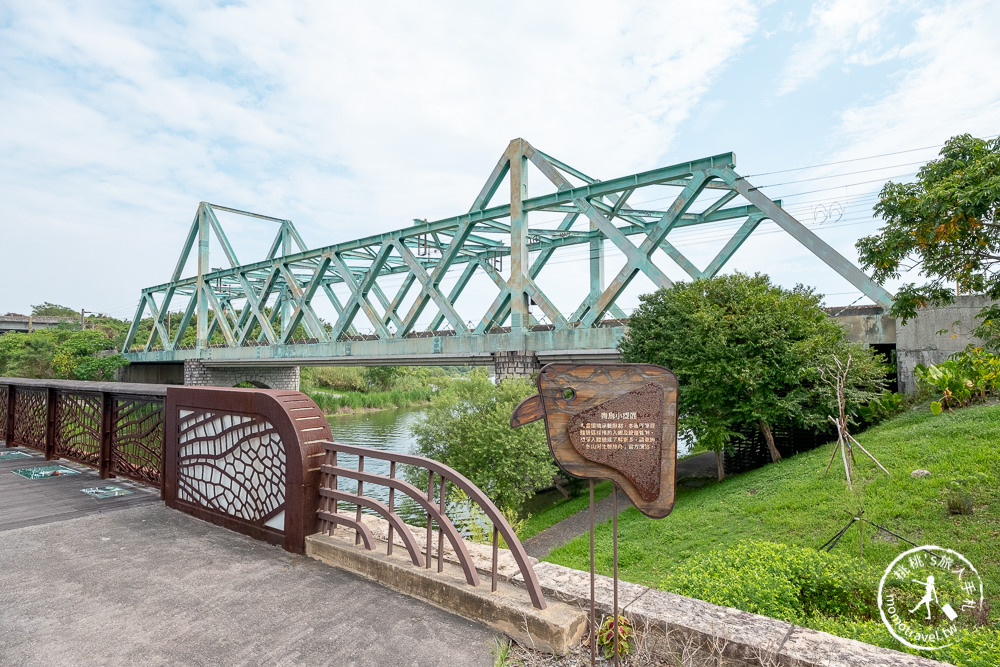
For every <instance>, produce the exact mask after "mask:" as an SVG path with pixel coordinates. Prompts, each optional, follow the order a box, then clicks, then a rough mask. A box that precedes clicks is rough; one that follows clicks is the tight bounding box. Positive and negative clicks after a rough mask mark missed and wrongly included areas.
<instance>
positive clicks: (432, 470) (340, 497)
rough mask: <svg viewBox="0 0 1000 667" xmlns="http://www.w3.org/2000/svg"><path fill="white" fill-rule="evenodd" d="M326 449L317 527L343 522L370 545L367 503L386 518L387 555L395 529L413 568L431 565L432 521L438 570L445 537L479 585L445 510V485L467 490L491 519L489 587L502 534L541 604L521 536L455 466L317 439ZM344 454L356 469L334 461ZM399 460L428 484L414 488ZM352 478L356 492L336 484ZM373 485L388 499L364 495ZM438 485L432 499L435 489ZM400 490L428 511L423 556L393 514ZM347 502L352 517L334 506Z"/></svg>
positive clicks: (536, 602) (537, 604)
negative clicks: (379, 465)
mask: <svg viewBox="0 0 1000 667" xmlns="http://www.w3.org/2000/svg"><path fill="white" fill-rule="evenodd" d="M322 445H323V449H324V450H325V452H326V456H325V461H324V462H323V464H322V465H321V466H320V474H321V483H320V489H319V495H320V508H319V511H318V512H317V517H318V519H319V529H320V532H322V533H325V534H332V533H333V531H334V530H335V528H336V527H337V526H338V525H339V526H344V527H346V528H348V529H350V530H353V531H355V544H359V543H361V542H364V545H365V548H367V549H368V550H371V551H373V550H374V548H375V547H374V537H373V536H372V533H371V531H370V530H369V529H368V527H367V526H365V525H364V523H362V522H361V508H362V507H365V508H368V509H370V510H372V511H374V512H376V513H377V514H379V515H380V516H381V517H382V518H383V519H385V520H386V521H388V523H389V539H388V546H387V547H386V554H387V555H391V554H392V547H393V542H394V540H393V535H394V533H395V534H398V535H399V536H400V539H402V541H403V545H404V546H405V548H406V551H407V553H408V554H409V556H410V561H411V562H412V563H413V564H414V565H415V566H417V567H424V568H427V569H430V567H431V563H432V561H433V560H434V558H433V553H432V549H431V547H432V544H433V524H437V527H438V544H437V570H438V572H441V571H442V569H443V568H444V540H445V538H447V539H448V542H449V543H450V544H451V547H452V549H453V550H454V553H455V555H456V557H457V558H458V561H459V565H460V566H461V567H462V571H463V572H464V573H465V580H466V582H467V583H468V584H469V585H470V586H478V585H479V575H478V573H477V571H476V568H475V565H474V564H473V562H472V558H471V556H470V555H469V550H468V547H467V546H466V544H465V541H464V540H463V539H462V537H461V535H460V534H459V531H458V530H457V529H456V528H455V525H454V523H452V521H451V519H449V518H448V516H447V514H446V513H445V505H446V501H447V493H448V489H447V487H448V484H449V483H450V484H452V485H454V486H456V487H458V488H459V489H461V490H462V491H464V492H465V493H466V495H468V497H469V499H470V500H472V501H473V502H475V503H476V504H477V505H479V507H480V508H481V509H482V510H483V512H484V513H485V514H486V516H487V517H489V519H490V521H491V522H492V524H493V540H492V546H493V560H492V566H491V569H490V572H491V579H492V581H491V586H492V588H491V590H493V591H495V590H496V589H497V561H498V558H499V542H500V540H499V538H500V537H503V539H504V541H505V542H506V543H507V548H508V549H509V550H510V553H511V556H513V558H514V561H515V562H516V563H517V565H518V568H520V571H521V576H522V577H523V578H524V583H525V586H526V587H527V589H528V595H529V597H530V598H531V603H532V604H533V605H534V606H535V607H536V608H538V609H545V598H544V596H543V595H542V589H541V587H540V586H539V584H538V578H537V577H536V576H535V570H534V569H533V568H532V566H531V562H530V561H529V560H528V554H527V553H525V551H524V547H523V546H522V545H521V541H520V540H518V539H517V535H516V534H515V533H514V530H513V529H512V528H511V527H510V524H509V523H507V520H506V519H504V516H503V513H502V512H500V510H499V509H497V506H496V505H494V504H493V502H492V501H491V500H490V499H489V498H487V497H486V494H484V493H483V492H482V491H481V490H480V489H479V487H477V486H476V485H475V484H473V483H472V482H470V481H469V480H468V479H467V478H466V477H465V476H464V475H462V474H461V473H459V472H458V471H456V470H454V469H452V468H450V467H448V466H446V465H444V464H443V463H439V462H437V461H434V460H432V459H428V458H426V457H423V456H415V455H412V454H397V453H394V452H384V451H381V450H377V449H370V448H368V447H358V446H356V445H342V444H339V443H335V442H324V443H322ZM338 454H347V455H351V456H357V457H358V465H357V468H356V469H355V468H350V467H345V466H342V465H339V464H338V461H337V455H338ZM365 459H377V460H380V461H385V462H387V463H388V464H389V474H388V475H381V474H378V473H373V472H370V471H366V470H365ZM397 464H398V465H406V466H414V467H417V468H422V469H423V470H426V471H427V489H426V490H423V489H419V488H417V487H416V486H414V485H413V484H411V483H410V482H408V481H406V480H405V479H401V478H399V477H397V476H396V467H397ZM340 477H343V478H345V479H350V480H354V481H356V482H357V489H356V491H353V492H352V491H344V490H342V489H339V488H338V478H340ZM366 483H367V484H377V485H380V486H384V487H386V488H388V489H389V498H388V503H383V502H381V501H379V500H376V499H374V498H370V497H368V496H365V495H364V488H365V486H364V485H365V484H366ZM435 486H437V487H438V492H437V497H436V498H435V494H434V489H435ZM397 492H401V493H403V494H405V495H406V496H408V497H409V498H410V499H411V500H413V501H414V502H415V503H416V504H418V505H419V506H420V507H421V508H423V511H424V512H426V514H427V526H426V544H425V549H424V552H423V553H424V554H426V557H423V555H422V554H421V549H420V545H419V544H418V543H417V539H416V538H415V537H414V536H413V533H412V532H411V531H410V529H409V527H408V526H407V525H406V524H405V523H404V521H403V519H402V517H400V516H399V514H397V513H396V496H397ZM342 502H343V503H348V504H351V505H355V506H356V507H357V510H356V514H355V516H354V518H351V517H349V516H345V515H343V514H340V513H339V510H338V505H339V504H340V503H342Z"/></svg>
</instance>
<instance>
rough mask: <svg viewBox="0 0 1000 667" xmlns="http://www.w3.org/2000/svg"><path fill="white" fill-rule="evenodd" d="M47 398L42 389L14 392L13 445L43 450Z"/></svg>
mask: <svg viewBox="0 0 1000 667" xmlns="http://www.w3.org/2000/svg"><path fill="white" fill-rule="evenodd" d="M47 416H48V399H47V398H46V391H45V390H44V389H41V390H37V389H18V390H17V391H16V392H15V394H14V436H13V437H12V438H11V443H10V444H13V445H24V446H25V447H31V448H32V449H37V450H39V451H43V452H44V451H45V420H46V418H47Z"/></svg>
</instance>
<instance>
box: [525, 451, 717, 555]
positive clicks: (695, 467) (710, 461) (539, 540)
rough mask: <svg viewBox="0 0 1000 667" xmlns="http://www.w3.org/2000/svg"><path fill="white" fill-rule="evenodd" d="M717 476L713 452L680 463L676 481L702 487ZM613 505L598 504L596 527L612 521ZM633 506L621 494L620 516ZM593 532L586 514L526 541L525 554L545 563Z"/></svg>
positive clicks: (609, 500)
mask: <svg viewBox="0 0 1000 667" xmlns="http://www.w3.org/2000/svg"><path fill="white" fill-rule="evenodd" d="M717 475H718V473H717V472H716V463H715V454H714V453H712V452H705V453H704V454H698V455H696V456H692V457H689V458H686V459H683V460H682V461H678V462H677V473H676V479H677V483H678V484H684V483H691V484H701V483H702V482H703V481H704V480H706V479H713V480H714V479H716V477H717ZM613 503H614V499H613V498H612V497H611V496H610V495H609V496H608V497H607V498H604V499H602V500H599V501H597V502H596V503H595V504H594V525H599V524H601V523H604V522H605V521H609V520H610V519H611V515H612V514H613V512H612V506H613ZM631 506H632V503H631V502H630V501H629V499H628V498H627V497H626V495H625V494H624V493H622V492H620V491H619V492H618V513H619V514H621V513H622V512H624V511H625V510H627V509H628V508H629V507H631ZM589 532H590V515H589V511H588V510H583V511H582V512H577V513H576V514H574V515H573V516H570V517H567V518H565V519H563V520H562V521H560V522H559V523H557V524H555V525H554V526H550V527H549V528H546V529H545V530H543V531H542V532H540V533H538V534H537V535H535V536H534V537H532V538H530V539H527V540H525V541H524V550H525V551H526V552H528V555H529V556H532V557H534V558H538V559H542V558H545V557H546V556H548V555H549V553H550V552H551V551H552V550H553V549H556V548H558V547H561V546H562V545H564V544H566V543H567V542H569V541H570V540H573V539H576V538H577V537H579V536H580V535H586V534H588V533H589Z"/></svg>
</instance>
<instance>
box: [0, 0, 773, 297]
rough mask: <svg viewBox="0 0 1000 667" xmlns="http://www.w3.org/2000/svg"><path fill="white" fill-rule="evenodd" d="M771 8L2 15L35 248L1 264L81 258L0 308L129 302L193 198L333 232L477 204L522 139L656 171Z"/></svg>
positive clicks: (42, 5) (576, 156)
mask: <svg viewBox="0 0 1000 667" xmlns="http://www.w3.org/2000/svg"><path fill="white" fill-rule="evenodd" d="M755 20H756V16H755V9H754V8H753V7H748V6H746V5H745V4H744V3H737V2H735V1H734V2H731V3H723V4H722V5H713V7H712V8H711V10H708V9H700V8H693V9H691V8H678V7H676V6H668V5H665V4H664V5H659V4H654V5H630V4H626V5H622V6H614V7H612V6H609V5H607V4H605V3H597V2H590V3H572V4H562V3H559V4H550V3H545V4H538V3H527V2H515V3H512V4H511V3H508V4H505V5H502V6H501V5H495V6H485V5H475V6H471V5H468V4H466V3H461V2H452V3H435V4H419V5H415V4H413V3H405V2H386V3H380V4H378V5H343V4H339V3H338V4H334V3H328V2H319V1H315V2H309V3H276V2H264V1H263V0H260V1H256V2H255V1H251V2H247V3H244V4H239V5H235V4H226V5H222V6H208V7H206V6H204V5H203V4H202V3H194V2H183V3H171V4H170V5H165V6H154V7H151V8H145V7H143V6H134V5H131V4H130V3H118V2H95V3H85V4H83V5H66V4H65V3H60V2H55V1H50V2H45V1H39V2H35V3H31V4H27V3H25V4H21V5H20V6H18V7H16V8H14V7H8V8H7V9H6V10H0V63H3V65H2V66H0V118H3V119H4V122H3V123H2V124H0V174H2V178H0V197H2V198H3V200H4V201H5V209H4V212H3V213H2V214H0V215H2V216H3V218H2V222H0V227H2V234H3V238H4V242H3V245H4V247H5V248H6V247H17V248H18V249H19V252H18V253H17V255H18V257H16V258H14V259H13V260H12V261H9V262H8V261H5V262H4V265H3V268H2V269H0V271H2V275H0V280H2V281H3V283H4V284H11V280H12V279H13V277H15V276H18V275H23V274H24V272H25V271H27V270H29V268H28V267H29V266H30V262H31V261H36V260H37V258H38V257H42V256H45V257H46V258H47V261H50V262H52V263H53V264H55V265H58V266H60V267H62V269H61V270H62V272H63V273H64V274H65V273H67V272H68V273H70V274H73V275H75V276H77V278H76V279H75V280H74V281H72V284H67V282H66V281H64V280H63V281H61V282H60V281H59V280H57V279H52V280H51V281H48V280H47V279H45V278H40V279H39V280H37V281H34V282H32V283H31V284H29V285H27V286H25V288H24V290H22V291H19V292H18V293H17V294H14V293H11V292H5V294H4V301H5V302H6V303H4V304H0V309H5V310H8V309H9V310H21V311H24V310H26V309H27V308H28V306H29V304H31V303H40V302H41V301H43V300H50V301H51V300H56V301H58V300H62V301H65V302H66V303H68V304H69V305H77V304H79V305H82V306H84V307H87V308H88V309H91V308H93V309H97V308H107V307H109V306H110V305H115V304H118V303H121V302H124V301H127V300H128V299H130V298H132V299H136V298H137V297H138V292H139V289H140V288H141V287H143V286H146V285H150V284H157V283H160V282H163V281H164V280H166V279H167V278H168V277H169V272H170V270H172V268H173V261H174V256H175V253H176V252H177V251H178V250H179V248H180V244H181V241H182V240H183V234H184V232H185V231H186V229H187V226H188V225H189V224H190V219H191V215H192V214H193V213H194V210H195V207H196V205H197V202H198V201H200V200H209V201H213V202H216V203H220V204H224V205H232V206H235V207H240V208H248V209H251V210H259V211H261V212H262V213H267V214H271V215H277V216H280V217H290V218H292V219H293V220H295V221H296V223H297V224H298V225H299V226H300V229H302V231H303V235H304V236H305V238H306V241H307V242H308V243H310V244H312V245H323V244H328V243H334V242H337V241H340V240H346V239H349V238H353V237H355V236H358V235H362V234H368V233H373V232H377V231H383V230H388V229H394V228H397V227H400V226H404V225H406V224H408V223H409V220H410V218H412V217H429V218H431V219H433V218H437V217H443V216H446V215H452V214H455V213H459V212H461V211H462V210H464V209H466V208H467V207H468V205H469V204H470V203H471V201H472V199H473V198H474V197H475V195H476V193H477V192H478V189H479V187H480V185H481V183H482V181H483V180H484V179H485V177H486V176H487V175H488V173H489V171H490V170H491V169H492V166H493V164H494V162H495V160H496V159H497V158H498V157H499V155H500V153H501V152H502V150H503V149H504V147H505V146H506V143H507V141H508V140H510V139H512V138H514V137H517V136H523V137H524V138H526V139H528V140H529V141H531V142H532V143H534V144H535V145H536V146H537V147H539V148H541V149H542V150H545V151H549V152H552V153H553V154H555V155H557V156H559V157H561V158H562V159H565V160H567V161H568V162H570V163H579V164H581V166H584V167H585V168H587V169H589V170H591V171H595V172H598V173H595V175H596V176H605V177H606V176H613V175H618V174H620V173H628V172H632V171H638V170H640V169H643V168H648V167H652V166H654V161H655V159H656V158H657V156H659V155H661V154H662V153H664V152H665V151H666V150H667V148H668V147H669V145H670V142H671V140H672V138H673V137H674V136H675V133H676V132H677V131H678V128H679V127H680V126H681V125H682V123H683V122H684V121H685V119H687V118H688V117H689V115H690V114H691V110H692V108H693V107H694V106H695V105H696V104H697V103H698V101H699V99H700V97H701V96H702V95H704V93H705V91H706V90H707V89H708V87H709V86H710V85H711V82H712V80H713V77H715V76H716V75H717V74H718V72H719V71H720V70H721V69H722V68H723V67H724V66H725V65H726V63H727V62H728V61H729V60H731V59H732V58H733V57H734V55H735V54H736V53H738V52H739V50H740V49H741V47H742V45H743V44H744V43H745V42H746V40H747V38H748V36H749V35H750V34H751V33H752V32H753V31H754V29H755V25H756V24H755ZM595 165H597V168H594V166H595ZM535 185H538V186H539V187H540V186H541V185H542V184H538V183H536V184H535ZM27 220H30V221H31V224H30V226H26V225H25V224H24V223H25V221H27ZM68 230H70V231H68ZM64 233H68V234H70V235H71V238H72V239H73V242H72V244H65V245H63V244H60V243H58V242H56V241H55V240H54V236H55V235H59V234H64ZM268 234H269V231H268V230H264V235H265V236H267V235H268ZM21 257H23V263H22V260H21V259H20V258H21ZM32 258H35V259H32ZM95 260H96V261H95Z"/></svg>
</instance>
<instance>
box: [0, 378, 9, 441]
mask: <svg viewBox="0 0 1000 667" xmlns="http://www.w3.org/2000/svg"><path fill="white" fill-rule="evenodd" d="M9 400H10V387H8V386H7V385H3V386H0V440H3V441H6V440H7V402H8V401H9Z"/></svg>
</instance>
